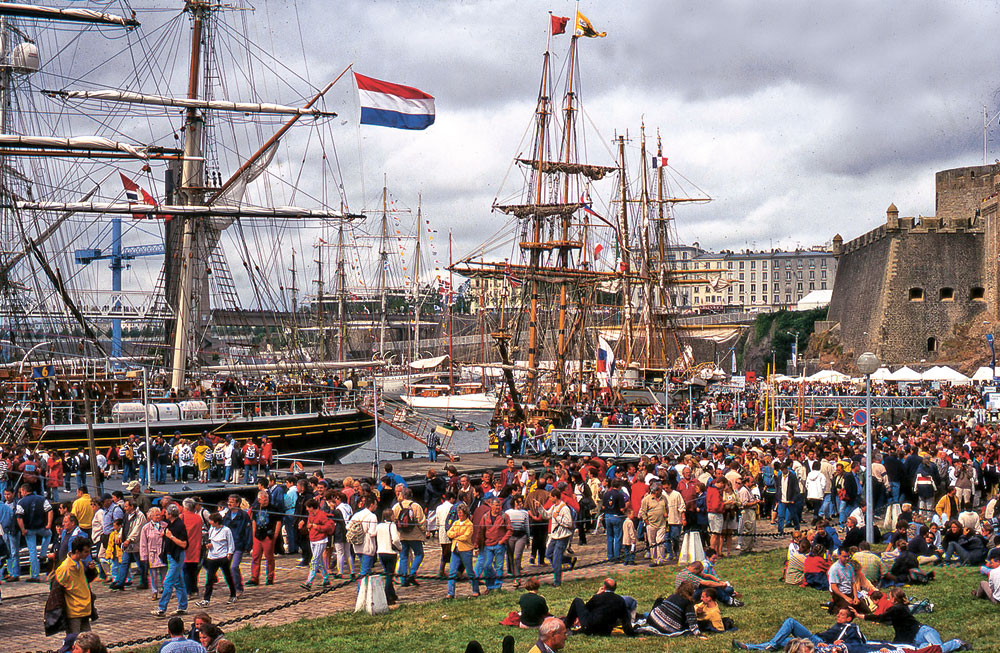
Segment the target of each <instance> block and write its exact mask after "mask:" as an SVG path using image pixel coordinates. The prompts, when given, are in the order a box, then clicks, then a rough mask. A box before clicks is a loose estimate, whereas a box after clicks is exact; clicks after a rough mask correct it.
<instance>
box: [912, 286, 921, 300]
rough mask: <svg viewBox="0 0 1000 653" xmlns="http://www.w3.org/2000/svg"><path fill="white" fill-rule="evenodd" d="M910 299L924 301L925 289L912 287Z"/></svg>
mask: <svg viewBox="0 0 1000 653" xmlns="http://www.w3.org/2000/svg"><path fill="white" fill-rule="evenodd" d="M910 301H911V302H922V301H924V289H923V288H910Z"/></svg>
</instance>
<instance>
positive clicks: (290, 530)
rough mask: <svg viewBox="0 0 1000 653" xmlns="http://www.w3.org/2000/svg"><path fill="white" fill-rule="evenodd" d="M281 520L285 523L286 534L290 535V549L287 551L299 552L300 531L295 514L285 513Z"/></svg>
mask: <svg viewBox="0 0 1000 653" xmlns="http://www.w3.org/2000/svg"><path fill="white" fill-rule="evenodd" d="M281 521H282V522H284V524H285V535H286V536H287V537H288V550H287V551H286V552H285V553H287V554H288V555H295V554H296V553H298V552H299V539H298V536H299V533H298V529H296V528H295V515H285V516H284V517H282V518H281Z"/></svg>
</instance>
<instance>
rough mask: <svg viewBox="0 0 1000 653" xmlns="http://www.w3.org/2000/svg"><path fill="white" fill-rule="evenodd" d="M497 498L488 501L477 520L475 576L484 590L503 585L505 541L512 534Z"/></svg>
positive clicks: (494, 588)
mask: <svg viewBox="0 0 1000 653" xmlns="http://www.w3.org/2000/svg"><path fill="white" fill-rule="evenodd" d="M502 508H503V506H502V504H501V503H500V500H499V499H491V500H490V501H489V510H488V511H487V512H486V514H484V515H483V516H482V518H480V521H479V524H478V526H479V538H480V541H479V543H478V544H479V560H478V561H477V563H476V576H477V577H479V578H481V579H483V581H484V582H485V584H486V592H487V593H489V592H491V591H494V590H496V591H499V590H500V588H501V587H502V585H503V563H504V556H505V555H506V553H507V541H508V540H509V539H510V536H511V535H512V534H513V532H514V530H513V529H512V528H511V525H510V519H509V518H508V517H507V515H505V514H504V512H503V509H502Z"/></svg>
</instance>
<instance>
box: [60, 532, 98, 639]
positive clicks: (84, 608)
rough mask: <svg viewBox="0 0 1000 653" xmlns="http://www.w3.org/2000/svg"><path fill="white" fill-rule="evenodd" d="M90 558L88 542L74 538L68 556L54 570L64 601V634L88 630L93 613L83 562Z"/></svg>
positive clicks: (84, 539) (85, 539) (80, 538)
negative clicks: (62, 591) (61, 588)
mask: <svg viewBox="0 0 1000 653" xmlns="http://www.w3.org/2000/svg"><path fill="white" fill-rule="evenodd" d="M88 556H90V540H88V539H87V538H84V537H78V538H75V539H74V540H73V542H72V544H71V545H70V552H69V555H68V556H66V559H65V560H63V562H62V564H61V565H59V567H58V568H57V569H56V573H55V581H56V582H57V583H59V584H60V585H62V587H63V590H64V596H65V599H66V633H67V634H73V633H79V632H83V631H86V630H90V615H91V613H92V612H93V604H92V602H91V594H90V583H88V582H87V569H86V565H85V564H84V562H83V561H84V560H85V559H86V558H87V557H88Z"/></svg>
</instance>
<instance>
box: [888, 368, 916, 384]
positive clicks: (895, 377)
mask: <svg viewBox="0 0 1000 653" xmlns="http://www.w3.org/2000/svg"><path fill="white" fill-rule="evenodd" d="M919 380H920V374H919V373H918V372H915V371H913V370H912V369H910V368H909V367H907V366H905V365H904V366H903V367H901V368H899V369H898V370H896V371H895V372H893V373H892V374H890V375H889V376H888V377H886V381H914V382H915V381H919Z"/></svg>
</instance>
